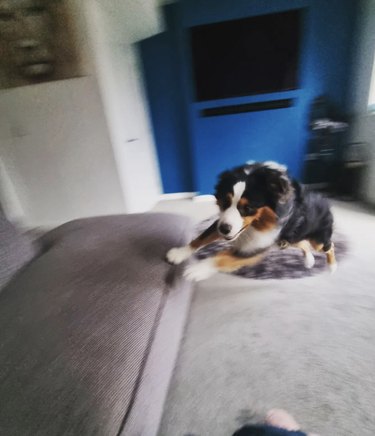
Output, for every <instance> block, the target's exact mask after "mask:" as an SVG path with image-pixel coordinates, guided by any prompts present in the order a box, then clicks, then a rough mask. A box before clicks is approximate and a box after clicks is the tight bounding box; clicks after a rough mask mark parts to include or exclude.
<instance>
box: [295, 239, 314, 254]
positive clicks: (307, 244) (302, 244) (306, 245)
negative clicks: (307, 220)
mask: <svg viewBox="0 0 375 436" xmlns="http://www.w3.org/2000/svg"><path fill="white" fill-rule="evenodd" d="M292 247H296V248H300V249H301V250H302V251H303V252H304V254H305V256H306V254H307V253H310V252H311V245H310V242H309V241H308V240H306V239H304V240H303V241H299V242H296V243H295V244H292Z"/></svg>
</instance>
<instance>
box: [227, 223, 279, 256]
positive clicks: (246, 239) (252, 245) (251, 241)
mask: <svg viewBox="0 0 375 436" xmlns="http://www.w3.org/2000/svg"><path fill="white" fill-rule="evenodd" d="M280 230H281V229H279V228H276V229H273V230H270V231H267V232H260V231H258V230H256V229H254V227H250V228H248V229H246V230H245V231H244V232H243V233H242V234H241V235H240V236H239V237H238V238H237V239H236V240H235V241H234V244H233V247H234V249H235V250H237V251H239V252H240V253H243V254H252V253H254V252H256V251H259V250H263V249H265V248H268V247H270V246H271V245H272V244H274V243H275V241H276V239H277V237H278V236H279V233H280Z"/></svg>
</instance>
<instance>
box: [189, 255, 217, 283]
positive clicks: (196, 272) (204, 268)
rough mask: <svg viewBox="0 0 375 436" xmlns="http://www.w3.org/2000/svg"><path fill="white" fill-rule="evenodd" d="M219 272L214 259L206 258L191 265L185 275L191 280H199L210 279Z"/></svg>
mask: <svg viewBox="0 0 375 436" xmlns="http://www.w3.org/2000/svg"><path fill="white" fill-rule="evenodd" d="M216 272H217V269H216V267H215V265H214V262H213V260H212V259H204V260H201V261H199V262H197V263H194V264H192V265H189V266H188V267H187V268H186V270H185V272H184V277H185V278H187V279H188V280H190V281H194V282H199V281H201V280H205V279H208V278H209V277H211V276H212V275H214V274H215V273H216Z"/></svg>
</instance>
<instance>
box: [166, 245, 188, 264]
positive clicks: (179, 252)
mask: <svg viewBox="0 0 375 436" xmlns="http://www.w3.org/2000/svg"><path fill="white" fill-rule="evenodd" d="M193 253H194V250H193V249H192V248H191V247H190V246H189V245H186V246H185V247H176V248H171V249H170V250H169V251H168V253H167V260H168V262H169V263H173V264H174V265H178V264H179V263H182V262H183V261H184V260H186V259H189V257H190V256H191V255H192V254H193Z"/></svg>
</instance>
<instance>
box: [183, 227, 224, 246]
mask: <svg viewBox="0 0 375 436" xmlns="http://www.w3.org/2000/svg"><path fill="white" fill-rule="evenodd" d="M219 238H221V236H220V235H219V233H218V232H217V231H215V232H213V233H211V234H210V235H207V236H206V237H205V238H201V237H200V236H198V238H196V239H194V240H193V241H191V242H190V247H191V248H194V250H198V249H199V248H201V247H204V246H205V245H207V244H211V242H214V241H216V240H217V239H219Z"/></svg>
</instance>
